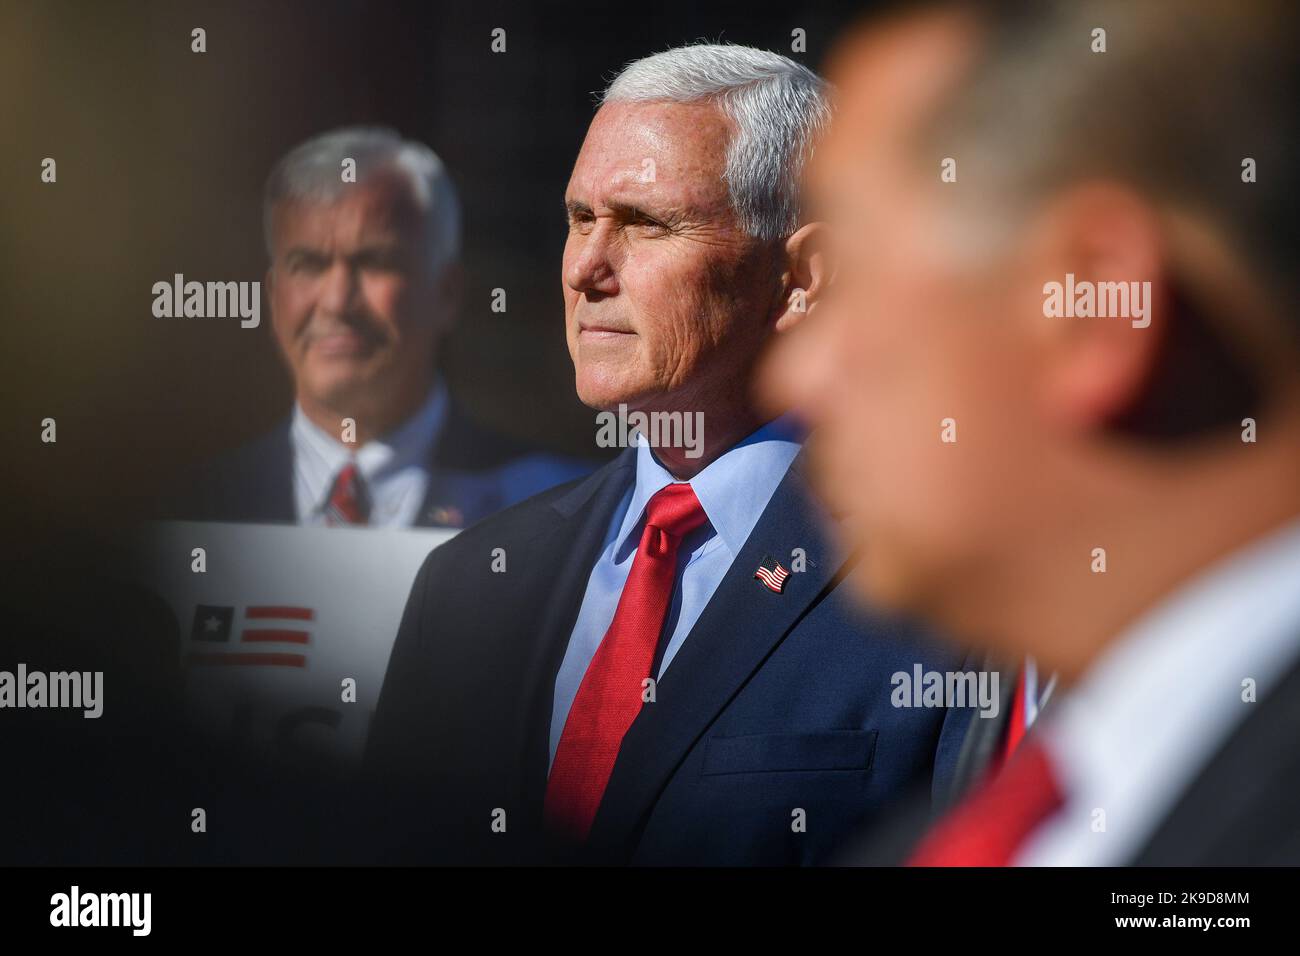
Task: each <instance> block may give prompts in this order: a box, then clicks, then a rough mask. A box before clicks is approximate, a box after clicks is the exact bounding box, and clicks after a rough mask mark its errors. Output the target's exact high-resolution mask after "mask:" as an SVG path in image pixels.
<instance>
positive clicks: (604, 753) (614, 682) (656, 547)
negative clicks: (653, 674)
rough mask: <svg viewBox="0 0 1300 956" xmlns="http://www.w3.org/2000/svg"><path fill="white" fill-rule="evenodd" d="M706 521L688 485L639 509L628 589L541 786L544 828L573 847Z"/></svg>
mask: <svg viewBox="0 0 1300 956" xmlns="http://www.w3.org/2000/svg"><path fill="white" fill-rule="evenodd" d="M705 520H706V517H705V514H704V509H703V508H702V507H701V506H700V502H699V499H697V498H696V497H695V492H694V491H692V490H691V486H690V485H687V484H672V485H668V486H667V487H666V488H664V489H662V490H661V491H659V492H658V493H657V494H656V495H655V496H654V497H653V498H651V499H650V502H649V504H647V505H646V523H645V530H644V531H643V532H642V533H641V543H640V544H639V545H638V546H637V550H636V557H635V558H633V559H632V569H631V571H629V572H628V576H627V583H626V584H624V585H623V593H622V594H621V595H619V599H618V607H617V608H616V609H615V611H614V619H613V621H612V622H611V623H610V625H609V630H608V631H606V632H605V637H604V639H603V640H602V641H601V642H600V647H599V648H597V650H596V656H595V657H593V658H592V660H591V664H589V665H588V666H587V672H586V674H584V675H583V678H582V684H581V685H579V687H578V694H577V696H576V697H574V699H573V706H572V707H570V708H569V716H568V719H567V720H566V721H565V722H564V733H562V734H561V735H560V743H559V746H558V747H557V748H556V750H555V760H554V762H553V763H552V765H551V776H550V778H549V779H548V780H547V783H546V820H547V823H548V824H549V825H550V827H551V828H552V829H553V830H556V831H558V832H560V833H562V834H565V835H567V836H569V837H571V838H572V839H574V840H579V841H581V840H584V839H586V837H587V833H588V831H589V830H590V829H591V823H592V821H593V820H594V819H595V818H596V809H597V808H598V807H599V806H600V801H601V798H602V797H603V796H604V795H605V786H606V784H608V783H609V775H610V773H611V772H612V771H613V769H614V761H615V760H616V759H617V758H618V750H619V747H620V746H621V745H622V743H623V735H624V734H626V733H627V729H628V728H629V727H631V726H632V721H634V720H635V719H636V715H637V714H638V713H639V712H640V710H641V698H642V694H643V692H644V688H643V687H642V684H643V682H644V681H645V679H646V678H647V677H649V676H650V666H651V664H653V663H654V656H655V649H656V647H658V645H659V634H660V631H662V630H663V625H664V615H665V613H667V611H668V601H669V598H671V597H672V592H673V579H674V576H675V575H676V571H677V550H678V548H679V546H680V545H681V543H682V538H684V537H685V536H686V535H688V534H690V532H692V531H694V530H695V529H696V528H698V527H699V526H700V525H702V524H703V523H704V522H705Z"/></svg>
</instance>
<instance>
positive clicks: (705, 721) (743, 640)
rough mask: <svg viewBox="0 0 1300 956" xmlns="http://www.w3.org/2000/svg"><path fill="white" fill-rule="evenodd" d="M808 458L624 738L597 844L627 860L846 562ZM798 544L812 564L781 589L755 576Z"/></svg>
mask: <svg viewBox="0 0 1300 956" xmlns="http://www.w3.org/2000/svg"><path fill="white" fill-rule="evenodd" d="M802 457H803V456H802V454H801V455H800V457H799V458H797V459H796V460H795V462H794V464H792V465H791V467H790V470H789V471H788V472H787V473H786V476H785V478H784V479H783V480H782V481H781V484H780V485H778V486H777V489H776V492H775V493H774V494H773V495H772V499H771V501H769V502H768V505H767V508H766V509H765V510H764V511H763V515H762V517H761V518H760V519H759V521H758V524H757V525H756V526H755V527H754V530H753V532H752V533H751V534H750V536H749V539H748V540H747V541H746V542H745V545H744V547H743V548H742V549H741V551H740V554H739V555H737V556H736V559H735V560H734V561H733V562H732V564H731V567H730V569H728V571H727V573H726V575H725V577H724V578H723V579H722V582H721V583H720V584H719V585H718V589H717V590H716V591H715V592H714V594H713V598H712V599H711V600H710V601H709V603H708V606H706V607H705V609H704V612H703V613H702V614H701V615H700V618H699V620H698V621H697V622H696V624H695V626H694V627H693V628H692V629H691V632H690V634H689V635H688V637H687V639H686V641H685V642H684V643H683V644H682V646H681V650H679V651H678V653H677V655H676V657H674V659H673V661H672V663H671V665H670V666H669V668H668V670H667V671H665V672H664V674H663V677H662V679H661V681H660V682H659V685H658V687H657V689H656V702H655V703H653V704H647V705H645V706H644V707H642V709H641V712H640V714H639V715H638V716H637V719H636V721H635V722H634V723H633V724H632V727H631V729H630V730H629V731H628V733H627V735H626V736H625V737H624V738H623V744H622V747H621V748H620V750H619V755H618V761H617V763H616V764H615V765H614V771H613V773H612V775H611V776H610V780H609V785H608V787H607V788H606V790H605V797H604V800H603V801H602V803H601V806H600V810H599V812H598V813H597V815H596V820H595V823H594V824H593V827H592V832H591V838H590V846H591V847H593V848H596V851H597V852H598V853H603V852H609V853H610V854H611V856H612V857H613V858H619V857H624V856H626V855H627V854H628V853H629V852H630V849H631V847H632V846H633V844H634V841H635V838H636V837H637V835H638V834H639V833H640V830H641V827H642V826H643V823H644V820H645V818H646V816H647V814H648V812H649V810H650V809H651V808H652V807H653V805H654V803H655V801H656V800H657V799H658V797H659V794H660V793H661V792H662V790H663V788H664V786H665V785H666V784H667V782H668V780H669V778H670V777H671V776H672V774H673V772H674V771H675V770H676V768H677V766H678V765H679V764H680V763H681V761H682V760H683V758H684V757H685V756H686V753H687V752H688V751H689V750H690V748H691V747H692V746H693V745H694V744H695V742H696V741H697V740H698V739H699V738H700V736H701V735H702V734H703V733H704V732H705V730H706V729H707V728H708V726H709V724H710V723H712V721H713V719H714V718H715V717H717V715H718V714H719V713H720V712H721V711H722V709H723V708H724V707H726V705H727V703H728V702H729V701H730V700H731V699H732V697H734V696H735V694H736V692H737V691H739V690H740V688H741V687H742V686H743V685H744V684H745V682H746V681H747V680H748V679H749V677H750V675H752V674H753V673H754V671H755V670H757V669H758V667H759V666H760V665H761V664H762V663H763V661H764V660H765V659H766V658H767V656H768V655H769V654H770V653H771V652H772V651H773V649H774V648H775V647H776V646H777V645H778V644H779V643H780V642H781V640H782V639H783V638H784V637H785V635H786V634H787V633H788V632H789V631H790V629H791V628H792V627H793V626H794V624H795V623H796V622H797V621H798V620H799V618H800V617H801V616H802V615H803V614H804V613H805V611H807V610H808V608H809V607H810V606H811V605H812V604H813V603H814V602H816V601H817V600H818V599H819V597H820V596H821V595H822V594H823V593H824V592H825V591H826V589H827V585H828V584H830V583H831V582H832V580H833V578H834V577H835V575H836V574H837V572H838V571H839V570H840V568H841V567H842V565H843V563H844V562H843V560H842V558H839V557H836V556H834V555H832V553H831V549H830V547H829V545H828V543H827V542H826V540H825V539H824V537H823V535H822V531H821V523H822V521H824V520H825V515H824V514H823V513H822V512H821V511H820V510H819V509H818V508H817V507H816V506H815V505H814V503H813V499H812V497H811V494H810V492H809V491H808V488H807V485H806V482H805V479H804V477H803V474H802ZM794 548H802V549H804V551H805V552H806V554H807V568H806V570H804V571H801V572H797V573H793V574H791V575H790V577H789V578H788V579H787V581H786V585H785V589H784V591H783V592H782V593H780V594H777V593H774V592H772V591H769V590H768V589H767V588H765V587H764V586H763V585H762V584H761V583H760V582H759V581H758V580H756V579H755V578H754V571H755V569H756V568H757V567H758V565H759V564H760V563H761V562H762V561H763V560H764V558H765V557H767V556H768V555H772V556H776V557H777V558H778V560H780V561H781V562H782V563H783V564H786V563H789V555H790V553H791V551H792V550H793V549H794Z"/></svg>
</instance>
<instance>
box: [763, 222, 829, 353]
mask: <svg viewBox="0 0 1300 956" xmlns="http://www.w3.org/2000/svg"><path fill="white" fill-rule="evenodd" d="M783 252H784V257H785V266H784V269H785V271H784V274H783V276H782V282H781V298H780V300H779V301H778V302H776V303H775V305H774V308H773V311H774V313H775V328H776V331H778V332H786V331H788V330H790V329H792V328H794V327H795V325H797V324H798V323H799V322H800V321H802V319H803V317H804V316H805V315H807V314H808V313H809V312H811V311H812V310H813V307H814V306H815V305H817V303H818V302H819V301H820V300H821V298H822V296H824V295H825V293H826V287H827V285H828V284H829V283H830V280H831V275H832V273H833V271H834V266H833V263H832V254H831V248H830V227H829V226H827V225H826V223H824V222H810V223H808V224H807V225H805V226H802V227H801V228H800V229H799V230H798V231H797V232H796V233H795V234H794V235H792V236H791V237H790V238H789V239H787V240H786V241H785V243H784V247H783Z"/></svg>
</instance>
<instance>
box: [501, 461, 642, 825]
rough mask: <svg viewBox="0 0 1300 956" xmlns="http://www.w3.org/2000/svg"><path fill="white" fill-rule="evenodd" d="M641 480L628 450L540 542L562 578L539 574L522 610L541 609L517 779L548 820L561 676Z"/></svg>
mask: <svg viewBox="0 0 1300 956" xmlns="http://www.w3.org/2000/svg"><path fill="white" fill-rule="evenodd" d="M635 476H636V449H635V448H630V449H627V450H625V451H624V452H623V453H622V454H621V455H619V457H618V458H616V459H615V460H614V461H612V462H610V464H608V465H606V466H605V467H604V468H601V469H600V470H599V471H597V472H596V473H595V474H594V475H592V476H591V477H590V478H588V479H587V480H586V481H584V482H582V483H581V484H579V485H578V486H577V487H576V488H574V489H573V490H572V491H570V492H569V493H568V494H566V495H563V496H562V497H560V498H558V499H556V501H555V502H553V503H552V505H551V508H552V509H553V510H552V514H551V517H552V519H553V520H552V521H551V523H550V525H549V527H548V529H547V531H546V532H544V539H543V540H542V541H540V542H539V543H538V554H537V557H536V558H535V560H539V561H540V560H547V561H551V562H552V563H553V564H555V565H556V567H557V568H558V576H556V577H548V576H545V575H539V576H537V577H536V578H535V580H536V581H537V582H538V584H539V585H540V590H539V591H538V593H536V594H530V595H527V596H526V597H525V598H524V600H522V601H521V602H520V603H519V607H521V608H531V609H534V611H535V614H536V616H535V617H534V618H532V620H531V621H526V622H524V623H525V627H527V626H528V625H529V624H532V623H533V622H536V624H535V627H534V628H530V629H528V630H527V631H526V632H525V637H526V639H525V640H523V641H522V642H521V643H522V646H523V647H524V648H525V651H524V660H523V661H522V662H521V663H522V667H523V671H522V677H521V689H522V694H521V709H520V719H519V721H518V722H517V726H516V740H515V752H516V753H517V754H518V755H519V758H518V760H517V762H516V764H515V766H516V767H518V768H519V772H520V777H519V779H518V781H517V786H518V789H519V794H520V798H521V800H522V803H523V807H524V810H525V813H526V814H527V815H528V816H530V817H532V818H533V819H534V821H538V822H539V821H540V820H541V817H542V806H543V802H544V800H545V796H546V776H547V766H548V764H549V762H550V726H551V708H552V704H553V698H554V695H555V675H556V673H557V672H558V671H559V669H560V663H561V662H562V661H563V659H564V653H565V651H566V649H567V648H568V645H569V638H570V636H571V635H572V633H573V625H574V622H575V621H576V620H577V617H578V611H579V609H580V608H581V606H582V599H583V597H584V595H585V594H586V592H587V580H588V578H589V577H590V576H591V569H592V567H593V566H594V565H595V563H596V559H597V557H598V556H599V554H600V550H601V547H602V546H603V545H604V543H605V535H606V533H607V532H608V530H609V522H610V519H611V517H612V515H613V512H614V509H615V508H616V507H618V504H619V502H620V501H621V500H622V498H623V496H624V494H626V492H627V490H628V489H629V488H630V487H631V484H632V481H633V480H634V479H635Z"/></svg>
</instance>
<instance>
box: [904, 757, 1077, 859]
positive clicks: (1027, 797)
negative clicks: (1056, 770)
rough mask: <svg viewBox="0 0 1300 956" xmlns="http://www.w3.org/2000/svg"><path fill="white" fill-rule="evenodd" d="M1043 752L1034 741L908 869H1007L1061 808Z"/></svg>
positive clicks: (932, 835)
mask: <svg viewBox="0 0 1300 956" xmlns="http://www.w3.org/2000/svg"><path fill="white" fill-rule="evenodd" d="M1062 802H1063V799H1062V796H1061V792H1060V790H1059V789H1058V788H1057V784H1056V781H1055V779H1054V778H1053V776H1052V765H1051V762H1050V761H1049V759H1048V757H1047V752H1046V751H1045V750H1044V749H1043V748H1042V747H1041V746H1040V745H1039V743H1038V741H1037V740H1035V739H1033V738H1032V737H1029V738H1026V739H1025V740H1024V741H1022V742H1021V744H1020V746H1019V747H1017V748H1016V752H1015V755H1014V756H1013V757H1012V759H1011V760H1010V762H1008V763H1007V764H1006V766H1004V767H1003V768H1002V769H1001V770H999V771H997V772H995V773H994V775H993V776H992V777H991V778H989V779H988V780H986V781H985V782H984V783H983V784H982V785H981V786H980V787H979V788H978V789H977V790H976V791H975V792H974V793H972V794H971V795H970V796H969V797H967V798H966V799H965V800H964V801H962V802H961V803H960V804H959V805H958V806H957V807H956V809H954V810H953V811H952V812H951V813H950V814H948V815H947V816H946V817H944V818H943V819H942V820H940V821H939V823H938V824H937V825H936V826H935V827H934V828H933V829H932V830H931V831H930V832H929V833H928V834H927V835H926V837H925V839H924V840H922V841H921V845H920V846H919V847H918V848H917V849H916V851H915V852H914V853H913V855H912V857H911V859H909V860H908V861H907V865H908V866H1008V865H1009V864H1010V863H1011V861H1012V860H1013V859H1014V858H1015V855H1016V853H1017V852H1018V851H1019V850H1020V847H1021V845H1022V844H1023V843H1024V842H1025V839H1026V838H1027V837H1028V836H1029V834H1031V833H1032V832H1033V831H1034V829H1035V828H1036V827H1037V826H1038V825H1039V824H1040V823H1042V822H1043V821H1044V820H1046V819H1047V818H1048V817H1049V816H1051V814H1052V813H1053V812H1054V811H1055V810H1056V809H1057V808H1059V807H1060V806H1061V804H1062Z"/></svg>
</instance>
